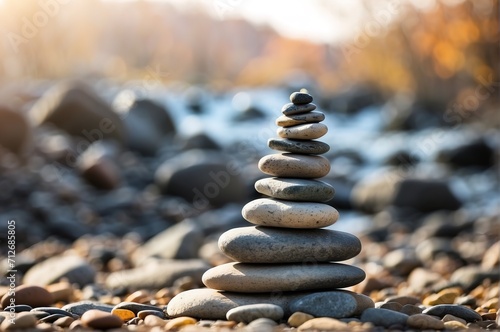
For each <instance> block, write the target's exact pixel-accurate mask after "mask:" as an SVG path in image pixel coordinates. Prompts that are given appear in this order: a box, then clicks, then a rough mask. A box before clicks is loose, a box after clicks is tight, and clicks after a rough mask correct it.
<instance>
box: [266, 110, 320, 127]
mask: <svg viewBox="0 0 500 332" xmlns="http://www.w3.org/2000/svg"><path fill="white" fill-rule="evenodd" d="M323 120H325V114H324V113H322V112H318V111H312V112H308V113H304V114H295V115H288V116H287V115H281V116H280V117H279V118H277V119H276V121H275V123H276V125H277V126H279V127H290V126H295V125H299V124H304V123H318V122H321V121H323Z"/></svg>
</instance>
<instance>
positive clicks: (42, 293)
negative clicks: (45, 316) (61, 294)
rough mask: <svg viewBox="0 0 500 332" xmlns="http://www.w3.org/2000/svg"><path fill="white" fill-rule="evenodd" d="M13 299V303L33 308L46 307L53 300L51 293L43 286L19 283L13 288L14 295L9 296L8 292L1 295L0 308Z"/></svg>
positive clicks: (7, 304)
mask: <svg viewBox="0 0 500 332" xmlns="http://www.w3.org/2000/svg"><path fill="white" fill-rule="evenodd" d="M11 299H15V304H27V305H29V306H31V307H33V308H35V307H48V306H50V305H51V304H52V303H53V302H54V299H53V298H52V294H50V293H49V292H48V291H47V290H46V289H45V288H43V287H40V286H32V285H21V286H18V287H16V288H15V295H13V296H11V295H9V293H7V294H5V295H4V296H3V297H2V300H1V305H2V308H5V307H7V306H9V305H10V304H11V303H12V301H11Z"/></svg>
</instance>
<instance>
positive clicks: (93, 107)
mask: <svg viewBox="0 0 500 332" xmlns="http://www.w3.org/2000/svg"><path fill="white" fill-rule="evenodd" d="M29 115H30V118H31V119H32V121H33V123H34V124H35V125H40V124H45V123H52V124H53V125H55V126H56V127H58V128H60V129H62V130H64V131H66V132H67V133H68V134H70V135H73V136H77V137H79V138H80V139H79V141H78V143H77V151H78V152H79V153H81V152H83V150H85V148H84V146H87V145H89V144H90V143H93V142H95V141H99V140H102V139H114V140H116V141H118V142H121V143H122V142H123V141H124V139H125V129H124V125H123V122H122V120H121V119H120V117H119V116H118V115H117V114H116V113H115V112H114V111H113V109H112V108H111V106H110V105H108V103H107V102H106V101H104V100H103V99H102V98H101V97H100V96H98V95H97V94H96V93H95V91H93V89H92V88H91V87H90V86H88V85H86V84H84V83H81V82H65V83H61V84H59V85H57V86H55V87H54V88H52V89H51V90H49V91H47V92H46V93H45V95H44V96H43V97H42V98H41V99H40V100H38V101H37V102H36V103H35V105H33V107H32V108H31V110H30V112H29Z"/></svg>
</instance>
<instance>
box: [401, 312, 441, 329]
mask: <svg viewBox="0 0 500 332" xmlns="http://www.w3.org/2000/svg"><path fill="white" fill-rule="evenodd" d="M406 323H407V324H408V326H409V327H413V328H416V329H419V330H443V329H444V322H443V321H440V320H439V319H437V318H434V317H432V316H430V315H425V314H416V315H412V316H410V317H408V321H407V322H406Z"/></svg>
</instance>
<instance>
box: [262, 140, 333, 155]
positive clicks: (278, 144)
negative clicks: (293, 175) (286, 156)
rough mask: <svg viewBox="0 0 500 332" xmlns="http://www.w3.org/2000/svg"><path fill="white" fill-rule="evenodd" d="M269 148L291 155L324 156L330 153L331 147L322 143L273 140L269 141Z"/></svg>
mask: <svg viewBox="0 0 500 332" xmlns="http://www.w3.org/2000/svg"><path fill="white" fill-rule="evenodd" d="M267 146H269V147H270V148H271V149H273V150H278V151H286V152H291V153H298V154H301V153H304V154H323V153H327V152H328V151H330V146H329V145H328V144H326V143H324V142H320V141H309V140H303V141H301V140H291V139H283V138H271V139H269V140H268V141H267Z"/></svg>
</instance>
